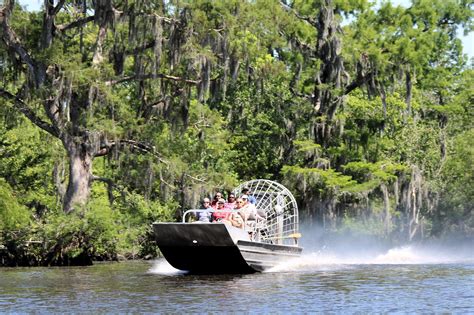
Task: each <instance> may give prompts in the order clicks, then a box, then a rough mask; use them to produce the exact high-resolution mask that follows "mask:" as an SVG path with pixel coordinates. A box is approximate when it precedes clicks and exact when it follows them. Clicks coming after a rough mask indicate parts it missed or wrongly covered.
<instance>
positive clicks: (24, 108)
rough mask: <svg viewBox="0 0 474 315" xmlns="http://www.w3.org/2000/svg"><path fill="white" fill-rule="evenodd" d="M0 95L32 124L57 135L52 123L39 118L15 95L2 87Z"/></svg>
mask: <svg viewBox="0 0 474 315" xmlns="http://www.w3.org/2000/svg"><path fill="white" fill-rule="evenodd" d="M0 96H1V97H3V98H4V99H7V100H9V101H10V102H12V103H13V106H14V107H15V108H16V109H17V110H18V111H20V112H21V113H22V114H23V115H25V116H26V117H27V118H28V119H29V120H30V121H31V122H32V123H33V124H35V125H36V126H38V127H40V128H41V129H43V130H44V131H46V132H48V133H49V134H51V135H53V136H54V137H56V138H58V137H59V133H58V132H57V131H56V129H55V128H54V127H53V126H52V125H50V124H48V123H47V122H46V121H44V120H42V119H41V118H39V117H38V116H37V115H36V114H35V112H33V111H32V110H31V109H30V108H28V106H27V105H26V104H25V102H23V100H22V99H20V98H19V97H18V96H15V95H13V94H12V93H10V92H8V91H6V90H4V89H2V88H0Z"/></svg>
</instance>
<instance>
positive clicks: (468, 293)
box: [0, 247, 474, 314]
mask: <svg viewBox="0 0 474 315" xmlns="http://www.w3.org/2000/svg"><path fill="white" fill-rule="evenodd" d="M25 312H27V313H31V312H35V313H38V312H39V313H51V312H52V313H91V312H93V313H176V312H178V313H184V312H186V313H189V312H191V313H203V312H204V313H215V312H232V313H236V312H237V313H241V312H245V313H279V314H282V313H308V312H310V313H311V312H324V313H328V312H329V313H413V312H416V313H433V312H434V313H459V314H468V313H471V314H473V313H474V254H472V253H470V252H469V251H468V252H467V253H464V254H463V255H457V256H456V255H454V256H453V255H448V256H443V255H442V254H441V255H440V252H432V253H429V254H426V253H423V251H421V250H420V249H417V248H415V247H401V248H394V249H391V250H389V251H386V252H384V253H381V254H379V255H375V256H367V255H364V256H363V257H357V256H352V257H342V256H337V255H333V254H331V253H325V252H321V251H320V252H313V253H311V252H309V253H306V254H304V255H303V256H302V257H301V258H299V259H297V260H295V261H292V262H289V263H286V264H284V265H281V266H278V267H276V268H274V269H273V270H270V271H268V272H265V273H257V274H250V275H212V276H211V275H207V276H206V275H204V276H203V275H200V276H196V275H188V274H185V273H182V272H179V271H177V270H176V269H174V268H172V267H171V266H170V265H169V264H168V263H167V262H166V261H165V260H163V259H158V260H155V261H132V262H120V263H97V264H95V265H94V266H89V267H53V268H3V269H0V313H25Z"/></svg>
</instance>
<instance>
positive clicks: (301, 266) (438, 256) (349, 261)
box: [267, 245, 474, 272]
mask: <svg viewBox="0 0 474 315" xmlns="http://www.w3.org/2000/svg"><path fill="white" fill-rule="evenodd" d="M451 263H474V254H473V253H472V252H471V251H468V252H454V250H440V249H439V248H423V247H421V246H415V245H407V246H402V247H395V248H392V249H390V250H388V251H386V252H379V253H371V254H367V253H364V254H357V253H352V254H350V255H347V254H346V255H341V254H338V253H331V252H329V251H327V250H321V251H318V252H311V253H307V254H303V255H302V256H301V257H299V258H295V259H293V260H291V261H287V262H285V263H282V264H280V265H278V266H275V267H273V268H271V269H269V270H268V271H267V272H289V271H303V272H304V271H314V270H321V271H325V270H331V269H341V268H350V265H376V264H377V265H409V264H451Z"/></svg>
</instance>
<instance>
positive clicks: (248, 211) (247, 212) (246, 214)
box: [239, 195, 265, 227]
mask: <svg viewBox="0 0 474 315" xmlns="http://www.w3.org/2000/svg"><path fill="white" fill-rule="evenodd" d="M239 199H240V200H241V201H242V202H241V203H240V204H239V205H240V208H239V213H240V214H241V216H242V218H243V219H244V223H245V226H246V227H254V226H255V224H256V223H257V222H260V221H263V220H264V219H265V218H264V217H263V216H262V215H261V214H259V213H258V210H257V208H256V207H255V205H254V204H252V203H250V202H249V198H248V196H247V195H242V197H241V198H239Z"/></svg>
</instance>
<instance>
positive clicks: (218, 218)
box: [212, 198, 232, 223]
mask: <svg viewBox="0 0 474 315" xmlns="http://www.w3.org/2000/svg"><path fill="white" fill-rule="evenodd" d="M224 205H225V200H224V199H223V198H221V199H219V200H218V201H217V208H216V210H215V211H214V212H213V213H212V222H224V223H225V222H229V216H230V215H231V213H232V212H230V211H229V209H226V208H225V207H224Z"/></svg>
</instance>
